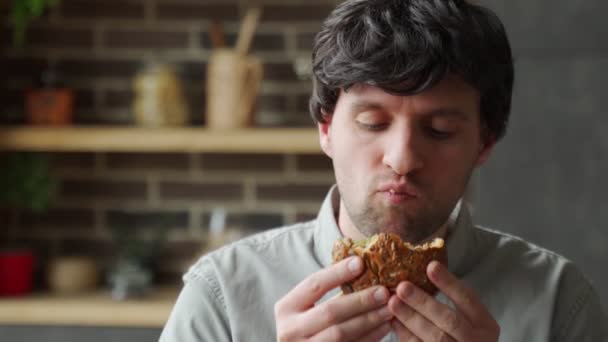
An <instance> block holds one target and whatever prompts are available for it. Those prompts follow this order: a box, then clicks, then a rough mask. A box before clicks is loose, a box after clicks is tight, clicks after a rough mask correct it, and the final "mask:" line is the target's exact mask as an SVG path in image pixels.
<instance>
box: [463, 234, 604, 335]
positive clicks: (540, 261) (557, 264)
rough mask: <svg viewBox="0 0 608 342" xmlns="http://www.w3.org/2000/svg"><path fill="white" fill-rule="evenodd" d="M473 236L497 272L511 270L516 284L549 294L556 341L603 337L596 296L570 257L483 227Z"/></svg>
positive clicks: (601, 316) (601, 312) (602, 326)
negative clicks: (496, 265) (498, 267)
mask: <svg viewBox="0 0 608 342" xmlns="http://www.w3.org/2000/svg"><path fill="white" fill-rule="evenodd" d="M475 238H476V239H479V240H480V242H481V243H480V245H485V246H486V247H487V248H486V253H487V254H486V255H488V256H491V257H489V258H491V259H495V260H498V265H500V270H501V272H500V273H505V272H509V270H511V271H512V274H518V275H519V276H518V278H517V279H519V283H523V285H524V286H526V287H527V288H528V289H530V288H533V289H534V288H535V290H534V291H531V293H535V294H537V295H538V294H539V293H545V294H551V295H550V297H551V298H552V300H551V306H552V319H551V334H552V338H553V339H554V340H555V341H578V340H588V339H587V338H588V337H589V336H593V337H599V336H602V337H603V338H606V335H605V334H606V330H607V329H606V326H605V320H606V315H605V313H604V312H603V309H602V307H601V304H600V300H599V296H598V294H597V292H596V290H595V288H594V287H593V284H592V282H591V281H590V280H589V279H588V278H587V277H586V276H585V274H584V273H583V272H582V271H581V270H580V268H579V267H578V266H576V265H575V264H574V263H573V262H572V261H571V260H569V259H568V258H566V257H564V256H562V255H560V254H559V253H556V252H554V251H551V250H548V249H546V248H543V247H540V246H538V245H536V244H534V243H531V242H529V241H526V240H525V239H522V238H520V237H518V236H515V235H511V234H507V233H504V232H500V231H496V230H492V229H488V228H484V227H476V228H475ZM510 280H513V279H512V278H511V279H510ZM510 284H511V286H514V287H516V288H517V286H520V284H517V283H513V282H510ZM602 322H604V323H602ZM592 340H595V339H592ZM600 340H601V339H600Z"/></svg>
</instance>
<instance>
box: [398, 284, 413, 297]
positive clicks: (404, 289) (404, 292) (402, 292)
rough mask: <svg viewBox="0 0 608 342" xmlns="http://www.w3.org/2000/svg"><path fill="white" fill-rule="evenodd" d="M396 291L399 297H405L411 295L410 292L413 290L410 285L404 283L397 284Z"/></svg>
mask: <svg viewBox="0 0 608 342" xmlns="http://www.w3.org/2000/svg"><path fill="white" fill-rule="evenodd" d="M398 291H399V297H401V299H406V298H407V297H409V296H411V295H412V293H413V292H414V288H413V287H412V285H410V284H407V283H406V284H403V285H401V286H399V290H398Z"/></svg>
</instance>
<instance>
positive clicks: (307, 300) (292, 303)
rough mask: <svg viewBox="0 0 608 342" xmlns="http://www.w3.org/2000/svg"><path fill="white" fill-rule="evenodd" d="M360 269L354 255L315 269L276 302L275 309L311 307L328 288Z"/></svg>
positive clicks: (359, 261) (290, 309)
mask: <svg viewBox="0 0 608 342" xmlns="http://www.w3.org/2000/svg"><path fill="white" fill-rule="evenodd" d="M362 270H363V262H362V261H361V258H359V257H356V256H355V257H350V258H347V259H344V260H342V261H340V262H338V263H336V264H334V265H332V266H329V267H326V268H324V269H322V270H320V271H317V272H315V273H313V274H311V275H309V276H308V277H306V279H304V280H303V281H302V282H300V283H299V284H298V285H296V287H294V288H293V289H292V290H291V291H289V293H287V295H285V297H283V298H282V299H281V300H280V301H279V302H277V311H279V312H282V311H287V312H293V311H304V310H306V309H308V308H310V307H312V306H313V305H314V303H315V302H316V301H318V300H319V299H321V297H323V296H324V295H325V294H326V293H327V292H328V291H329V290H331V289H333V288H335V287H338V286H340V285H342V284H343V283H345V282H347V281H349V280H351V279H354V278H355V277H357V276H358V275H359V274H360V273H361V271H362Z"/></svg>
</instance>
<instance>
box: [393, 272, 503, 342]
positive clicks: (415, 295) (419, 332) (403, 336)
mask: <svg viewBox="0 0 608 342" xmlns="http://www.w3.org/2000/svg"><path fill="white" fill-rule="evenodd" d="M426 271H427V275H428V277H429V279H430V280H431V281H432V282H433V283H434V284H435V286H437V288H438V289H439V290H440V291H441V292H443V293H444V294H445V295H446V296H447V297H448V298H450V299H451V300H452V302H453V303H454V304H455V306H456V309H452V308H451V307H449V306H447V305H445V304H443V303H440V302H439V301H437V300H436V299H435V298H433V297H432V296H430V295H428V294H427V293H426V292H424V291H423V290H421V289H420V288H418V287H416V286H415V285H414V284H412V283H410V282H402V283H400V284H399V286H397V290H396V295H394V296H393V297H392V298H391V299H390V301H389V303H388V307H389V309H390V311H391V312H392V313H393V314H394V315H395V318H394V319H393V322H392V328H393V331H394V332H395V333H396V334H397V336H399V340H400V341H425V342H427V341H470V342H490V341H491V342H496V341H498V336H499V335H500V326H499V325H498V323H497V322H496V320H494V318H493V317H492V315H491V314H490V312H489V311H488V309H486V307H485V306H484V305H483V304H482V303H481V301H480V300H479V298H478V297H477V296H476V295H475V293H473V291H472V290H471V289H469V288H468V287H466V286H465V285H464V284H463V283H462V282H461V281H460V280H458V278H456V277H455V276H454V275H453V274H451V273H450V272H449V271H448V270H447V268H446V267H445V266H443V265H441V264H440V263H439V262H436V261H433V262H431V263H430V264H429V266H428V267H427V270H426Z"/></svg>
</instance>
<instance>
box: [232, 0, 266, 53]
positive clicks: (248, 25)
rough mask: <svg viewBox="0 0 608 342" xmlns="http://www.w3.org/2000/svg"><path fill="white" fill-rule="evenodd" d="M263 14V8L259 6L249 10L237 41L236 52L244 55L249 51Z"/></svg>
mask: <svg viewBox="0 0 608 342" xmlns="http://www.w3.org/2000/svg"><path fill="white" fill-rule="evenodd" d="M261 14H262V9H261V8H259V7H252V8H250V9H248V10H247V13H246V14H245V18H244V19H243V22H242V24H241V29H240V31H239V36H238V38H237V41H236V52H237V53H238V54H240V55H242V56H244V55H246V54H247V53H248V52H249V48H250V47H251V42H252V41H253V35H254V34H255V30H256V28H257V25H258V21H259V20H260V16H261Z"/></svg>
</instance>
